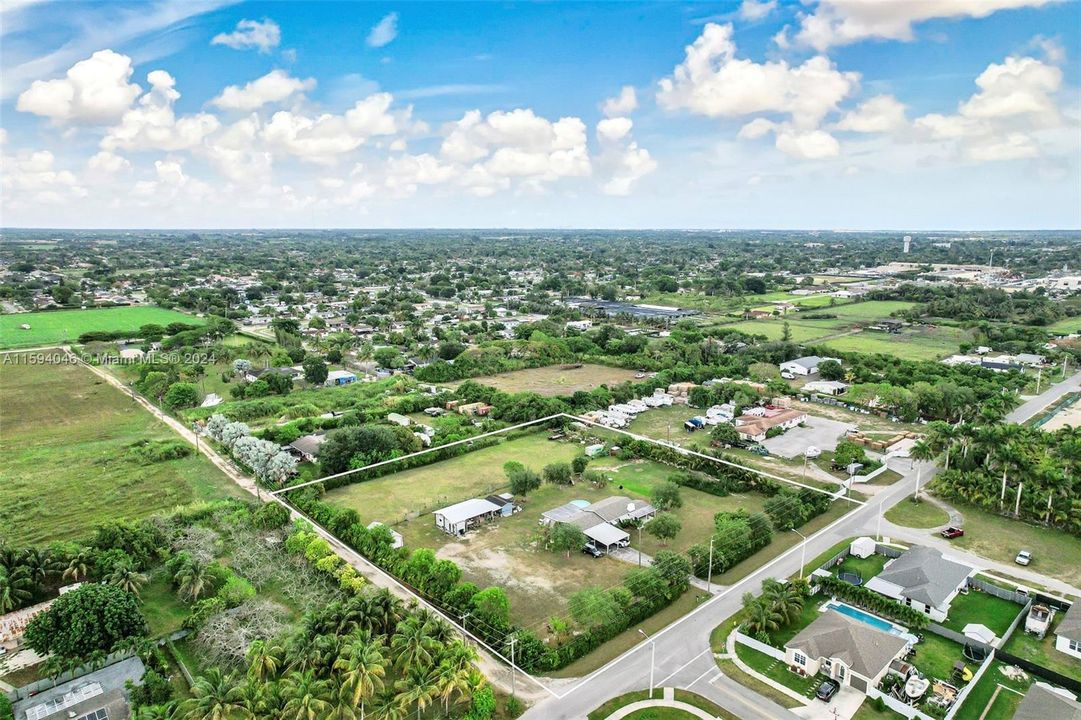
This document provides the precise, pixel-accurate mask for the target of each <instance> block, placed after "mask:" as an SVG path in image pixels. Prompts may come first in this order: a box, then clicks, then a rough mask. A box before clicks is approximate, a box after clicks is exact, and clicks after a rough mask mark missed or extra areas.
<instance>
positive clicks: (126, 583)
mask: <svg viewBox="0 0 1081 720" xmlns="http://www.w3.org/2000/svg"><path fill="white" fill-rule="evenodd" d="M105 582H107V583H109V584H110V585H115V586H116V587H118V588H120V589H121V590H127V591H128V592H129V593H131V594H132V595H134V596H135V597H139V592H140V591H141V590H142V589H143V586H145V585H146V583H147V582H148V578H147V576H146V574H145V573H141V572H139V571H138V570H136V569H135V564H134V563H133V562H132V561H131V558H128V559H126V560H124V561H123V562H119V563H117V564H116V566H115V567H114V568H113V571H112V572H111V573H109V574H108V575H107V576H106V577H105Z"/></svg>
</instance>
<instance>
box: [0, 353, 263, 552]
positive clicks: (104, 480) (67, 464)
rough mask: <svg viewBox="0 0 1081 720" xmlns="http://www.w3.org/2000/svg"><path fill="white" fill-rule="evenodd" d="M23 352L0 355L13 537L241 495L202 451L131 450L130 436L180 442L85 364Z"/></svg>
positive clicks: (73, 529)
mask: <svg viewBox="0 0 1081 720" xmlns="http://www.w3.org/2000/svg"><path fill="white" fill-rule="evenodd" d="M23 357H25V355H16V354H8V355H4V356H0V362H4V365H3V367H2V368H0V412H2V417H0V422H2V424H3V433H0V536H4V537H6V538H7V539H8V540H9V541H11V542H12V543H14V544H15V545H22V544H27V543H38V542H47V541H50V540H63V539H70V538H79V537H86V536H87V535H90V534H91V533H92V532H93V530H94V526H95V525H97V524H98V523H101V522H104V521H107V520H131V519H136V518H142V517H147V516H149V515H152V514H154V513H156V512H159V511H162V510H167V509H171V508H173V507H175V506H177V505H183V504H186V503H191V502H194V501H197V500H208V499H213V498H221V497H233V496H235V497H246V496H247V494H246V493H244V492H243V491H242V490H240V489H239V488H238V487H237V486H236V485H235V484H233V483H232V482H231V481H230V480H229V479H228V478H227V477H226V476H225V475H224V474H222V473H221V471H220V470H218V469H217V468H216V467H215V466H214V465H213V464H212V463H211V462H210V461H209V460H207V459H206V458H205V457H203V456H202V455H195V454H194V453H192V454H190V455H188V456H187V457H182V458H179V459H175V460H166V461H161V462H153V463H150V464H145V463H143V462H141V461H140V460H139V459H136V458H134V457H133V453H132V451H131V448H132V446H133V445H135V444H136V443H139V442H143V441H146V442H155V441H170V442H178V443H179V442H180V440H179V438H177V436H176V435H175V433H173V432H172V431H171V430H169V429H168V428H167V427H166V426H165V425H164V424H162V423H160V422H158V421H157V420H155V419H154V418H153V417H152V416H151V415H149V414H148V413H147V412H146V411H145V410H143V409H142V408H141V407H139V406H138V405H136V404H135V403H134V402H132V400H131V398H130V397H128V396H126V395H124V394H123V393H121V392H120V391H118V390H117V389H116V388H114V387H113V386H111V385H108V384H106V383H105V382H104V381H102V380H99V379H98V378H97V377H95V376H94V375H93V374H92V373H91V372H90V371H88V370H87V369H86V368H83V367H79V366H77V365H72V364H67V363H59V364H48V365H40V364H39V365H30V364H22V363H20V362H19V361H20V359H21V358H23ZM5 360H6V362H5Z"/></svg>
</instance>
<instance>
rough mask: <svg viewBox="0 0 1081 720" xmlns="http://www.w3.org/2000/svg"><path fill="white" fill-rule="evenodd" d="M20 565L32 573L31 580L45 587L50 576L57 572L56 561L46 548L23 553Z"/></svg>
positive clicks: (32, 548) (27, 549)
mask: <svg viewBox="0 0 1081 720" xmlns="http://www.w3.org/2000/svg"><path fill="white" fill-rule="evenodd" d="M20 564H21V565H22V566H23V567H25V568H26V569H27V570H28V571H29V572H30V579H31V580H33V581H34V582H35V583H36V584H38V585H44V584H45V581H46V580H47V579H48V577H49V575H51V574H53V573H54V572H56V570H57V567H56V559H55V558H54V557H53V554H52V553H51V552H50V551H49V550H46V549H44V548H37V547H31V548H26V549H25V550H23V552H22V557H21V558H20Z"/></svg>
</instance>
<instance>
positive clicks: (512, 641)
mask: <svg viewBox="0 0 1081 720" xmlns="http://www.w3.org/2000/svg"><path fill="white" fill-rule="evenodd" d="M516 642H518V638H516V637H514V636H513V635H512V636H511V638H510V696H511V697H514V643H516Z"/></svg>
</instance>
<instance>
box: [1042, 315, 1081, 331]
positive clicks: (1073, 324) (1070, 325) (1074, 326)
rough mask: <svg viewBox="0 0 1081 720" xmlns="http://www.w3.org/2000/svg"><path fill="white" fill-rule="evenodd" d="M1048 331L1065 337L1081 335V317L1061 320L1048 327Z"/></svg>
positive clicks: (1076, 316)
mask: <svg viewBox="0 0 1081 720" xmlns="http://www.w3.org/2000/svg"><path fill="white" fill-rule="evenodd" d="M1046 330H1047V331H1048V332H1052V333H1061V334H1063V335H1070V334H1072V333H1081V315H1075V316H1073V317H1068V318H1064V319H1062V320H1059V321H1058V322H1056V323H1053V324H1051V325H1048V326H1047V328H1046Z"/></svg>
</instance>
